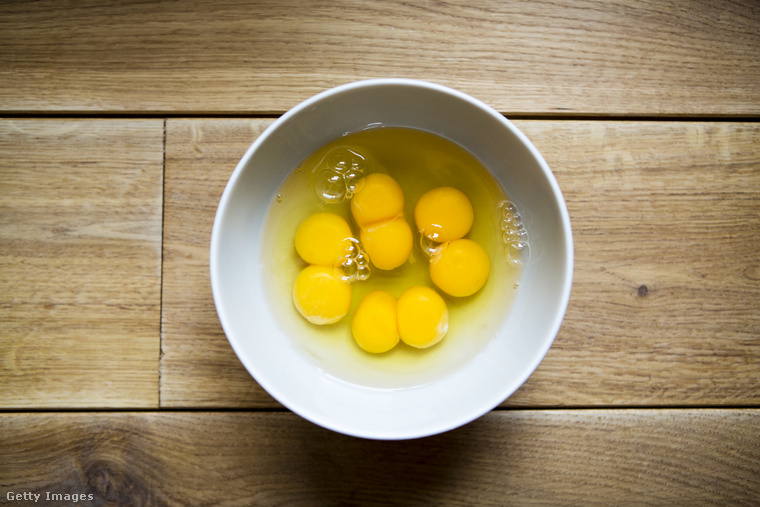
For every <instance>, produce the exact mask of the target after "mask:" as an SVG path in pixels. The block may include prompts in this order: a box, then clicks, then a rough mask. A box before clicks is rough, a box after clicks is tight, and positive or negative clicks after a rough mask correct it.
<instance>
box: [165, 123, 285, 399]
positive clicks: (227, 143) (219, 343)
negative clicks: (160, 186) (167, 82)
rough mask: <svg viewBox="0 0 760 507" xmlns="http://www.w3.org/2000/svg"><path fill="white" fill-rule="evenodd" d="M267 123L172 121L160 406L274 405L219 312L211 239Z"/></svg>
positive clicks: (169, 130) (168, 127)
mask: <svg viewBox="0 0 760 507" xmlns="http://www.w3.org/2000/svg"><path fill="white" fill-rule="evenodd" d="M270 123H271V121H270V120H234V121H229V120H203V121H198V120H168V121H167V124H166V181H165V197H164V199H165V205H164V246H163V252H164V253H163V263H164V267H163V302H162V305H163V312H162V331H161V336H162V339H161V406H162V407H187V406H202V407H224V406H229V403H230V400H234V402H233V404H239V403H241V402H242V404H243V405H244V406H247V407H256V406H272V405H276V402H275V401H274V400H273V399H272V398H271V397H270V396H269V395H268V394H267V393H266V392H265V391H264V390H263V389H261V388H260V387H259V386H258V384H256V383H255V382H253V381H252V379H251V376H250V375H249V374H248V372H247V371H246V370H245V368H243V366H242V364H241V363H240V361H239V360H238V359H237V357H236V356H235V353H234V352H233V351H232V348H231V347H230V344H229V342H228V341H227V338H226V337H225V335H224V331H223V330H222V327H221V325H220V324H219V320H218V318H217V315H216V308H215V306H214V301H213V299H212V295H211V282H210V280H209V271H208V270H209V267H208V266H209V244H210V240H211V228H212V226H213V224H214V215H215V214H216V207H217V205H218V204H219V199H220V198H221V196H222V192H223V191H224V187H225V185H226V184H227V179H228V178H229V177H230V174H232V170H233V169H234V168H235V166H236V165H237V163H238V161H239V160H240V158H241V157H242V156H243V154H244V153H245V151H246V150H247V149H248V146H250V145H251V144H252V143H253V141H254V140H255V139H256V138H257V137H258V136H259V134H260V133H261V132H262V131H263V130H264V129H265V128H266V127H267V126H268V125H269V124H270Z"/></svg>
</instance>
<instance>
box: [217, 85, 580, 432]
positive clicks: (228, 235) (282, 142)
mask: <svg viewBox="0 0 760 507" xmlns="http://www.w3.org/2000/svg"><path fill="white" fill-rule="evenodd" d="M372 125H377V126H380V125H382V126H396V127H408V128H416V129H420V130H424V131H428V132H431V133H434V134H438V135H440V136H442V137H445V138H447V139H449V140H451V141H453V142H455V143H457V144H459V145H460V146H462V147H464V148H465V149H467V150H468V151H470V152H471V153H472V154H474V155H475V156H476V157H478V158H479V159H480V161H481V162H483V164H484V165H485V166H486V167H487V168H488V169H489V170H490V171H491V172H492V173H493V174H494V176H495V177H496V179H497V180H498V181H499V182H500V183H501V185H502V186H503V187H504V189H505V190H506V192H507V194H508V195H509V196H510V199H511V200H512V201H513V202H514V203H515V205H516V206H517V208H518V209H519V210H520V212H521V214H522V215H523V216H524V217H525V226H526V229H527V231H528V236H529V240H530V247H531V251H530V258H529V262H528V263H527V265H526V266H525V270H524V273H523V276H522V280H521V288H520V291H519V294H518V295H517V298H516V300H515V303H514V306H513V307H512V310H511V312H510V315H509V316H508V318H507V319H506V321H505V324H504V326H503V328H502V329H501V330H500V333H499V335H498V336H497V337H496V338H495V339H492V340H491V341H490V342H489V343H488V345H487V346H486V347H485V349H484V350H483V351H482V352H481V353H480V354H479V355H477V357H475V358H474V359H473V360H471V361H469V362H468V363H466V364H465V365H464V366H463V367H461V368H460V369H458V370H457V371H454V372H451V373H450V374H448V375H446V376H443V377H442V378H440V379H436V380H435V381H433V382H430V383H427V384H425V385H421V386H417V387H413V388H408V389H376V388H368V387H365V386H359V385H354V384H349V383H346V382H343V381H341V380H339V379H336V378H334V377H331V376H329V375H327V374H325V373H324V372H323V371H321V370H320V369H319V368H318V367H317V366H316V365H315V364H313V363H311V362H310V361H309V360H308V358H307V357H306V356H304V355H303V354H301V353H299V351H298V350H296V346H297V344H296V343H295V342H294V341H293V340H291V339H289V338H288V336H285V335H284V334H283V332H282V331H281V330H280V329H279V328H278V326H277V323H276V322H275V321H274V319H273V318H272V316H271V315H270V314H269V312H268V311H267V303H266V301H267V294H266V287H264V286H263V284H262V283H261V281H260V279H261V273H262V269H265V266H262V262H261V258H260V252H259V236H260V234H261V233H262V227H263V224H264V218H265V215H266V212H267V209H268V207H269V205H270V203H271V202H272V199H273V197H274V195H275V194H276V192H277V189H278V188H279V186H280V185H281V183H282V182H283V181H284V180H285V178H286V177H287V175H288V173H289V172H290V171H291V170H293V169H294V168H295V167H297V166H298V164H299V163H300V162H301V161H302V160H303V159H304V158H306V157H307V156H308V155H309V154H310V153H312V152H313V151H315V150H316V149H318V148H319V147H321V146H322V145H324V144H325V143H327V142H329V141H331V140H333V139H335V138H337V137H340V136H342V135H344V134H346V133H350V132H354V131H357V130H361V129H365V128H367V127H368V126H372ZM572 265H573V249H572V237H571V231H570V222H569V218H568V214H567V209H566V207H565V203H564V200H563V198H562V195H561V193H560V190H559V187H558V186H557V183H556V180H555V179H554V177H553V175H552V174H551V171H550V170H549V168H548V166H547V165H546V163H545V161H544V160H543V158H542V157H541V155H540V154H539V153H538V152H537V150H536V149H535V147H533V145H532V144H531V143H530V141H528V140H527V138H526V137H525V136H524V135H523V134H522V133H521V132H520V131H519V130H518V129H517V128H516V127H514V126H513V125H512V124H511V123H510V122H509V121H508V120H506V119H505V118H504V117H503V116H501V115H500V114H498V113H497V112H496V111H494V110H492V109H491V108H490V107H488V106H486V105H484V104H483V103H481V102H479V101H477V100H475V99H473V98H471V97H469V96H466V95H464V94H462V93H460V92H457V91H454V90H451V89H448V88H444V87H441V86H438V85H434V84H431V83H424V82H419V81H410V80H373V81H364V82H358V83H352V84H349V85H344V86H341V87H338V88H335V89H332V90H328V91H327V92H324V93H322V94H319V95H317V96H315V97H313V98H311V99H309V100H307V101H305V102H303V103H302V104H300V105H299V106H297V107H295V108H294V109H292V110H291V111H289V112H288V113H286V114H285V115H283V116H282V117H281V118H279V119H278V120H277V121H276V122H275V123H274V124H273V125H272V126H271V127H270V128H269V129H268V130H267V131H266V132H265V133H263V134H262V135H261V136H260V137H259V138H258V139H257V140H256V142H255V143H254V144H253V145H252V146H251V148H250V149H249V150H248V151H247V152H246V154H245V156H244V157H243V158H242V159H241V161H240V163H239V164H238V166H237V168H236V169H235V171H234V172H233V175H232V177H231V178H230V181H229V183H228V185H227V188H226V189H225V192H224V194H223V196H222V199H221V201H220V204H219V208H218V210H217V216H216V219H215V222H214V229H213V233H212V240H211V252H210V271H211V284H212V291H213V295H214V301H215V304H216V307H217V312H218V314H219V318H220V321H221V323H222V326H223V328H224V331H225V334H226V335H227V338H228V339H229V341H230V344H231V345H232V347H233V349H234V350H235V352H236V354H237V355H238V357H239V358H240V360H241V362H242V363H243V365H244V366H245V367H246V369H247V370H248V371H249V372H250V373H251V375H252V376H253V377H254V378H255V379H256V381H257V382H259V384H260V385H261V386H262V387H263V388H264V389H266V390H267V391H268V392H269V393H270V394H271V395H272V396H274V397H275V398H276V399H277V400H278V401H280V402H281V403H282V404H283V405H285V406H286V407H288V408H290V409H291V410H293V411H294V412H296V413H298V414H300V415H301V416H303V417H305V418H306V419H308V420H311V421H312V422H315V423H317V424H319V425H322V426H324V427H326V428H330V429H332V430H335V431H339V432H342V433H346V434H349V435H355V436H361V437H366V438H378V439H403V438H415V437H421V436H426V435H431V434H435V433H439V432H442V431H446V430H449V429H452V428H454V427H457V426H460V425H462V424H464V423H467V422H469V421H471V420H473V419H475V418H477V417H479V416H480V415H482V414H484V413H485V412H487V411H489V410H491V409H492V408H493V407H495V406H496V405H498V404H499V403H500V402H501V401H503V400H504V399H505V398H507V397H508V396H509V395H510V394H512V393H513V392H514V391H515V390H516V389H517V388H518V387H519V386H520V385H521V384H522V383H523V382H524V381H525V380H526V379H527V378H528V376H529V375H530V374H531V373H532V372H533V371H534V369H535V368H536V367H537V366H538V364H539V362H540V361H541V359H542V358H543V357H544V355H545V354H546V352H547V350H548V349H549V347H550V346H551V343H552V341H553V340H554V337H555V336H556V334H557V332H558V330H559V326H560V323H561V321H562V318H563V316H564V313H565V309H566V307H567V302H568V299H569V295H570V286H571V280H572Z"/></svg>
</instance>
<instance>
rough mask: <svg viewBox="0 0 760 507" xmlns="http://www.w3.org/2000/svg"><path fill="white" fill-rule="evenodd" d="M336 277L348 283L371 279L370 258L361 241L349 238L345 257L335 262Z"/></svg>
mask: <svg viewBox="0 0 760 507" xmlns="http://www.w3.org/2000/svg"><path fill="white" fill-rule="evenodd" d="M334 269H335V276H337V277H338V278H340V279H341V280H343V281H344V282H346V283H353V282H355V281H357V280H358V281H360V282H363V281H365V280H367V279H368V278H369V275H370V268H369V256H368V255H367V252H365V251H364V250H362V247H361V244H360V243H359V240H358V239H356V238H347V239H346V246H345V250H344V255H343V256H342V257H341V258H340V259H338V260H337V261H336V262H335V265H334Z"/></svg>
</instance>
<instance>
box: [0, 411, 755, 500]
mask: <svg viewBox="0 0 760 507" xmlns="http://www.w3.org/2000/svg"><path fill="white" fill-rule="evenodd" d="M0 428H2V429H3V431H2V432H0V456H2V460H3V466H2V467H0V484H2V486H3V488H4V489H5V490H6V491H13V492H23V491H29V492H35V493H38V494H41V495H43V497H42V498H44V497H45V494H46V492H50V493H56V494H65V493H69V494H73V493H79V494H92V495H93V499H92V501H89V502H82V505H209V506H211V505H225V506H238V505H240V506H242V505H409V506H411V505H451V506H465V505H467V506H470V505H505V504H519V505H524V504H526V503H539V504H551V505H559V504H562V505H578V504H583V505H611V504H612V505H630V504H636V505H649V504H657V505H674V504H678V505H683V504H685V503H688V502H695V501H696V502H698V503H699V504H708V503H718V504H754V503H757V502H758V501H760V479H759V478H760V412H758V410H622V411H620V410H543V411H499V412H492V413H490V414H488V415H486V416H484V417H483V418H481V419H479V420H477V421H475V422H473V423H470V424H469V425H466V426H464V427H462V428H459V429H457V430H453V431H451V432H448V433H445V434H441V435H436V436H433V437H428V438H425V439H419V440H412V441H401V442H393V441H391V442H388V441H385V442H383V441H372V440H361V439H357V438H352V437H346V436H344V435H339V434H336V433H332V432H330V431H328V430H324V429H322V428H319V427H317V426H314V425H312V424H311V423H309V422H306V421H304V420H302V419H300V418H299V417H297V416H295V415H293V414H290V413H286V412H274V413H247V412H221V413H213V412H211V413H204V412H189V413H188V412H168V413H167V412H163V413H162V412H153V413H121V414H109V413H99V414H95V413H68V414H0ZM6 491H3V494H4V495H5V494H6ZM45 505H55V504H48V503H45ZM60 505H63V503H60ZM65 505H69V504H68V503H67V504H65Z"/></svg>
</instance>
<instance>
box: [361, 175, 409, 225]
mask: <svg viewBox="0 0 760 507" xmlns="http://www.w3.org/2000/svg"><path fill="white" fill-rule="evenodd" d="M403 213H404V191H403V190H401V185H399V184H398V182H397V181H396V180H395V179H393V178H392V177H390V176H388V175H387V174H383V173H372V174H370V175H368V176H367V177H365V178H364V185H363V186H362V189H361V190H360V191H359V192H357V193H356V194H354V197H353V198H352V199H351V214H352V215H353V216H354V220H356V224H357V225H358V226H359V227H362V228H363V227H368V226H370V225H373V224H375V223H377V222H383V221H386V220H391V219H393V218H396V217H397V216H399V215H403Z"/></svg>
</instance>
